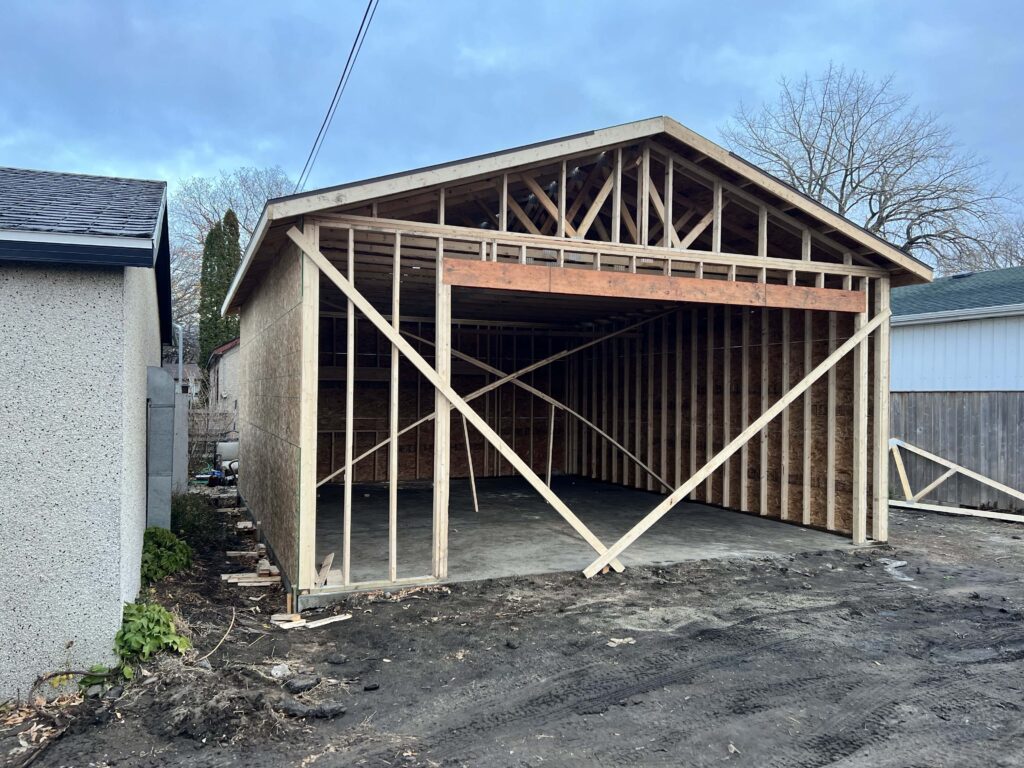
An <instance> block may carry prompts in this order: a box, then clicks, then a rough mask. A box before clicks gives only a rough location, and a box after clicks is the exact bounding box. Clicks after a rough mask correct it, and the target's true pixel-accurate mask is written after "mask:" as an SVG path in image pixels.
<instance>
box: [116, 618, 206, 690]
mask: <svg viewBox="0 0 1024 768" xmlns="http://www.w3.org/2000/svg"><path fill="white" fill-rule="evenodd" d="M191 647H192V644H191V643H190V642H189V641H188V638H187V637H182V636H181V635H179V634H178V632H177V629H176V628H175V626H174V617H173V616H171V614H170V612H169V611H168V610H167V609H166V608H164V607H163V606H162V605H156V604H155V603H128V604H126V605H125V607H124V618H123V619H122V621H121V629H119V630H118V632H117V635H116V636H115V637H114V652H115V653H116V654H117V656H118V658H119V659H120V666H121V674H123V675H124V676H125V678H126V679H128V680H131V679H132V676H133V675H134V671H133V670H134V666H133V665H134V664H136V663H138V662H140V661H145V660H146V659H148V658H149V657H150V656H152V655H153V654H154V653H158V652H160V651H174V652H175V653H184V652H185V651H187V650H188V649H189V648H191Z"/></svg>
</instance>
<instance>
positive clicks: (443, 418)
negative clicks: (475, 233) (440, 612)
mask: <svg viewBox="0 0 1024 768" xmlns="http://www.w3.org/2000/svg"><path fill="white" fill-rule="evenodd" d="M443 260H444V238H440V237H439V238H438V239H437V275H436V288H435V292H434V301H435V305H434V311H435V315H434V337H435V340H434V370H435V371H436V374H437V379H438V381H439V382H440V383H441V384H442V385H443V386H442V387H438V386H436V385H435V387H434V414H435V415H434V497H433V501H434V526H433V530H434V537H433V538H434V554H433V571H434V578H437V579H443V578H446V577H447V576H448V502H449V494H450V486H449V476H450V469H451V402H450V400H449V398H448V397H446V394H445V391H444V389H445V388H448V389H450V388H451V374H452V355H451V349H452V324H451V304H452V289H451V286H450V285H448V284H446V283H445V282H444V274H443V272H442V270H441V264H442V262H443ZM393 338H395V339H396V342H395V343H397V339H401V338H402V337H401V335H400V334H395V335H394V337H393ZM403 341H404V339H403ZM463 415H465V414H463ZM474 415H475V412H474Z"/></svg>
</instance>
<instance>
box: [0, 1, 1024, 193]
mask: <svg viewBox="0 0 1024 768" xmlns="http://www.w3.org/2000/svg"><path fill="white" fill-rule="evenodd" d="M641 5H642V6H644V8H643V9H638V6H641ZM363 8H364V2H363V0H346V1H345V2H337V1H335V2H327V1H326V0H325V1H324V2H320V3H314V2H280V0H275V2H263V1H262V0H250V1H249V2H244V3H243V2H238V3H226V2H225V3H220V2H213V1H211V0H205V1H204V2H169V3H168V2H162V3H161V2H143V1H142V0H138V1H137V2H119V1H118V0H96V1H95V2H92V3H86V2H74V1H73V0H68V1H66V2H59V3H58V2H46V1H45V0H13V1H12V2H5V3H4V13H3V26H4V43H3V45H2V46H0V72H2V73H3V74H2V76H0V165H10V166H19V167H29V168H45V169H54V170H67V171H80V172H87V173H101V174H115V175H123V176H136V177H143V178H159V179H166V180H168V181H170V182H171V183H172V185H173V183H174V182H175V180H177V179H179V178H183V177H187V176H191V175H196V174H200V175H208V174H212V173H215V172H216V171H218V170H219V169H231V168H234V167H237V166H239V165H257V166H268V165H280V166H282V167H283V168H284V169H285V171H286V172H287V173H288V174H289V175H291V176H292V177H293V178H295V177H297V176H298V173H299V170H300V169H301V167H302V164H303V161H304V160H305V157H306V153H307V152H308V150H309V146H310V144H311V143H312V140H313V137H314V135H315V133H316V130H317V128H318V127H319V124H320V120H321V118H322V116H323V113H324V110H325V109H326V107H327V103H328V101H329V99H330V96H331V94H332V93H333V90H334V87H335V84H336V81H337V78H338V75H339V73H340V71H341V68H342V66H343V64H344V59H345V56H346V54H347V52H348V49H349V46H350V44H351V40H352V37H353V34H354V32H355V29H356V27H357V26H358V23H359V19H360V17H361V15H362V12H363ZM1022 27H1024V3H1020V2H1017V0H1004V1H1003V2H989V1H987V0H978V1H976V2H971V3H968V2H943V1H942V0H928V1H926V2H911V1H910V0H904V1H901V2H892V1H891V0H883V1H878V2H876V1H875V0H840V1H836V2H813V3H812V2H792V3H787V2H774V3H765V2H760V0H758V1H755V2H717V3H696V2H690V3H686V2H679V1H678V0H677V1H676V2H668V1H666V2H659V1H657V0H650V1H649V2H643V3H641V2H623V1H622V0H612V1H609V2H599V1H598V0H581V1H579V2H569V0H563V1H559V0H549V1H548V2H525V1H520V2H504V3H502V2H489V1H486V2H485V1H484V0H473V1H467V2H456V1H455V0H434V1H433V2H425V1H424V0H381V3H380V7H379V9H378V11H377V15H376V18H375V19H374V22H373V26H372V27H371V30H370V33H369V36H368V38H367V41H366V44H365V46H364V48H363V52H362V55H361V57H360V59H359V63H358V66H357V68H356V71H355V74H354V75H353V78H352V81H351V83H350V85H349V88H348V90H347V92H346V94H345V98H344V101H343V102H342V105H341V107H340V109H339V111H338V114H337V117H336V118H335V121H334V124H333V127H332V130H331V133H330V135H329V136H328V138H327V141H326V144H325V146H324V149H323V151H322V153H321V155H320V158H319V161H318V163H317V166H316V168H315V170H314V172H313V175H312V177H311V179H310V183H309V185H308V187H309V188H312V187H316V186H325V185H329V184H336V183H341V182H344V181H349V180H353V179H359V178H363V177H367V176H375V175H379V174H383V173H388V172H392V171H398V170H402V169H406V168H411V167H415V166H419V165H425V164H429V163H434V162H441V161H445V160H451V159H456V158H460V157H465V156H468V155H472V154H477V153H480V152H487V151H491V150H496V149H502V148H505V147H509V146H514V145H518V144H524V143H529V142H532V141H538V140H541V139H546V138H552V137H555V136H561V135H565V134H568V133H574V132H578V131H584V130H589V129H592V128H599V127H604V126H607V125H614V124H616V123H621V122H626V121H630V120H636V119H640V118H644V117H650V116H652V115H658V114H667V115H671V116H673V117H675V118H676V119H678V120H679V121H680V122H682V123H684V124H686V125H688V126H689V127H691V128H693V129H694V130H696V131H698V132H700V133H702V134H704V135H706V136H708V137H709V138H712V139H718V138H720V134H719V128H720V127H721V126H722V125H723V123H724V122H725V121H726V120H727V119H728V118H729V116H730V115H731V114H732V113H734V111H735V110H736V108H737V106H738V105H739V104H740V103H741V102H743V103H746V104H750V105H754V104H757V103H759V102H760V101H762V100H764V99H767V98H771V97H773V96H774V94H775V93H776V92H777V83H778V79H779V78H780V77H790V78H795V77H799V76H801V75H802V74H803V73H804V72H805V71H806V72H809V73H811V74H812V75H813V74H816V73H819V72H821V71H822V70H824V68H825V67H826V66H827V65H828V62H829V61H830V60H832V61H835V62H837V63H841V64H844V65H846V66H848V67H853V68H860V69H863V70H866V71H867V72H868V73H869V74H871V75H873V76H877V77H883V76H886V75H889V74H892V75H894V76H895V79H896V84H897V87H898V88H899V89H900V90H902V91H905V92H907V93H910V94H911V95H912V97H913V99H914V101H915V102H916V103H917V104H918V105H920V106H921V107H923V108H924V109H927V110H931V111H934V112H936V113H939V114H940V115H941V116H942V117H943V119H944V120H945V121H947V122H948V123H949V124H950V125H951V126H952V127H953V128H954V131H955V133H956V135H957V136H958V138H959V140H960V141H961V142H962V143H963V145H964V146H965V147H966V148H968V149H970V150H972V151H974V152H976V153H978V154H980V155H982V156H984V157H986V158H988V160H989V161H990V162H991V164H992V167H993V169H994V170H995V172H997V173H999V174H1005V175H1006V176H1007V178H1008V180H1009V181H1010V182H1011V183H1012V184H1015V185H1017V186H1019V187H1021V188H1024V140H1022V138H1021V136H1022V131H1021V124H1022V122H1024V106H1022V105H1024V99H1022V98H1021V97H1022V95H1024V92H1022V91H1024V86H1022V81H1024V46H1021V45H1020V44H1019V30H1020V29H1021V28H1022Z"/></svg>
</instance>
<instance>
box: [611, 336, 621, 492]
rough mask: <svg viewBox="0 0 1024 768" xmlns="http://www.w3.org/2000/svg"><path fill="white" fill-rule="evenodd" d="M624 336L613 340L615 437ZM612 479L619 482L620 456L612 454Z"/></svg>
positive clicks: (617, 423) (617, 431)
mask: <svg viewBox="0 0 1024 768" xmlns="http://www.w3.org/2000/svg"><path fill="white" fill-rule="evenodd" d="M621 342H622V337H621V336H620V337H619V338H617V339H615V340H614V341H613V342H612V350H611V352H612V361H611V362H612V371H611V379H610V381H611V393H612V420H611V424H609V427H608V432H609V433H611V435H612V437H613V438H617V437H618V435H619V393H620V392H621V391H622V390H621V389H620V387H619V361H620V359H621V352H620V349H621V347H622V344H621ZM611 481H612V482H613V483H617V482H619V460H618V457H617V456H615V455H613V456H612V468H611Z"/></svg>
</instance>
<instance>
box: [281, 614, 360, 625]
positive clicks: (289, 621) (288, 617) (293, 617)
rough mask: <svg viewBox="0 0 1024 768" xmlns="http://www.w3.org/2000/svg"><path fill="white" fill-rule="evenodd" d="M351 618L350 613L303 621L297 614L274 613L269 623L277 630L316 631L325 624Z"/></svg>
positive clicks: (300, 615)
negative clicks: (298, 629) (300, 629)
mask: <svg viewBox="0 0 1024 768" xmlns="http://www.w3.org/2000/svg"><path fill="white" fill-rule="evenodd" d="M351 618H352V614H351V613H339V614H338V615H336V616H326V617H324V618H322V619H304V618H302V614H299V613H275V614H274V615H273V616H271V617H270V621H271V622H273V624H274V625H275V626H276V627H277V628H278V629H296V628H298V627H302V628H304V629H316V628H317V627H322V626H324V625H325V624H333V623H334V622H336V621H348V620H349V619H351Z"/></svg>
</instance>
